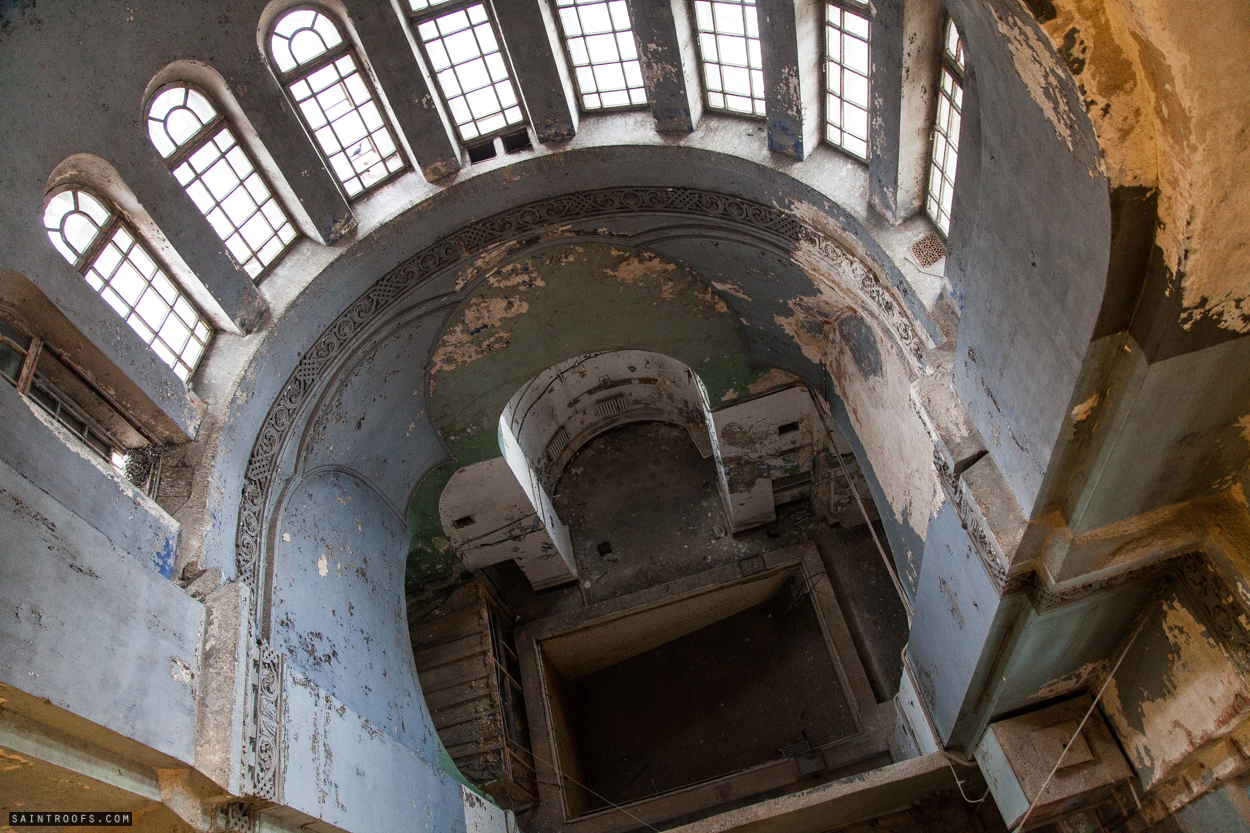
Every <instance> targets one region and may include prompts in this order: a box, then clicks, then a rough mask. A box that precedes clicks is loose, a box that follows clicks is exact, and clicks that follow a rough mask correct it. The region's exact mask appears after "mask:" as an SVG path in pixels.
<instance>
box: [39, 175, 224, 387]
mask: <svg viewBox="0 0 1250 833" xmlns="http://www.w3.org/2000/svg"><path fill="white" fill-rule="evenodd" d="M66 194H69V195H71V197H70V198H69V200H70V201H72V207H71V208H70V209H68V210H66V211H63V212H61V214H60V216H59V218H58V222H57V224H56V225H55V226H54V225H50V224H49V218H50V216H51V213H52V212H53V211H54V206H55V210H58V211H59V210H60V208H61V207H62V206H63V205H64V204H65V199H64V198H63V195H66ZM80 195H85V196H86V197H88V198H89V199H90V200H92V201H94V203H95V206H94V207H93V206H90V205H89V204H85V203H83V202H82V201H81V199H80ZM92 213H95V214H99V215H102V216H99V217H94V216H91V214H92ZM71 214H81V215H83V216H84V217H87V218H88V222H89V223H90V224H91V225H92V226H94V227H95V229H96V230H95V232H94V234H93V235H92V236H91V238H90V240H83V241H82V248H81V249H79V247H78V246H77V245H75V244H74V243H73V242H72V241H71V240H70V238H69V236H68V235H67V234H66V225H67V224H68V223H69V222H70V220H69V219H67V218H68V217H69V216H70V215H71ZM43 217H44V228H45V230H46V231H47V233H48V238H49V240H51V241H52V245H53V246H54V247H55V248H56V249H57V251H59V252H60V253H61V255H62V256H63V257H64V258H65V259H66V260H67V261H69V263H70V264H71V265H72V266H73V267H74V268H75V269H77V270H78V273H79V274H80V275H82V276H83V278H84V280H86V281H87V285H88V286H90V287H91V288H92V289H94V290H95V291H96V292H97V293H98V294H99V295H100V297H102V298H103V299H104V301H105V302H106V303H107V304H108V305H109V306H110V307H112V308H113V311H114V312H116V313H117V314H118V315H120V316H121V317H122V320H124V321H125V322H126V323H127V324H129V325H130V327H131V329H133V330H134V331H135V332H136V333H137V334H138V335H139V337H140V338H142V339H143V341H144V343H145V344H147V345H148V347H150V348H152V351H153V352H154V353H156V355H157V357H158V358H160V359H161V361H163V362H165V364H167V365H168V366H169V367H170V369H172V370H173V371H174V375H176V376H177V377H178V378H179V379H181V380H182V381H183V382H184V383H188V384H189V381H190V378H191V375H192V374H193V373H194V372H195V370H196V368H197V367H198V366H199V363H200V361H201V360H202V359H203V358H204V355H205V353H206V352H207V351H208V346H209V344H211V343H212V339H213V334H214V333H213V327H212V325H211V324H210V323H209V319H208V318H207V316H205V315H204V313H203V311H202V310H200V308H199V307H198V306H197V305H196V304H195V302H194V301H192V300H191V297H190V296H189V295H188V293H187V292H186V291H185V290H184V289H183V288H182V287H181V286H179V285H178V283H177V282H176V281H175V280H174V279H173V278H172V277H171V276H170V270H169V267H168V266H167V265H166V264H165V263H164V262H162V261H161V259H160V258H158V257H157V256H156V254H155V253H154V252H153V251H152V249H151V248H150V247H149V246H148V244H147V242H146V241H145V240H144V239H143V237H142V236H141V235H139V233H138V232H137V231H136V230H135V228H134V227H133V226H132V225H131V224H130V223H128V222H127V221H126V220H125V218H124V217H123V216H122V213H121V211H120V210H118V208H117V206H116V205H114V204H113V203H112V202H111V201H110V200H107V199H104V198H102V197H101V196H100V195H99V194H98V193H96V192H95V191H94V190H92V189H91V188H90V187H88V186H86V185H84V184H82V183H65V184H63V185H62V186H60V187H58V188H57V189H55V190H53V191H52V192H50V193H49V195H48V199H47V202H46V203H45V205H44V212H43ZM126 267H129V268H130V270H131V272H133V274H134V275H137V276H138V280H140V281H141V282H142V287H141V288H139V289H137V291H136V290H134V289H133V284H134V282H135V280H136V279H135V278H134V277H132V275H131V274H130V273H128V272H126V271H125V269H126ZM115 282H118V283H116V284H115ZM123 283H127V284H130V287H127V286H125V285H122V284H123ZM149 293H152V294H149ZM127 295H131V296H133V300H130V299H128V298H127V297H126V296H127ZM162 307H164V310H163V312H161V308H162ZM158 315H159V317H160V319H161V320H160V321H159V322H155V323H153V322H154V321H155V318H156V317H157V316H158ZM171 316H176V320H174V319H173V318H171ZM167 326H168V327H169V330H168V331H167V330H166V327H167ZM179 329H186V330H187V338H185V339H183V340H182V345H181V346H177V340H178V335H179V334H178V330H179Z"/></svg>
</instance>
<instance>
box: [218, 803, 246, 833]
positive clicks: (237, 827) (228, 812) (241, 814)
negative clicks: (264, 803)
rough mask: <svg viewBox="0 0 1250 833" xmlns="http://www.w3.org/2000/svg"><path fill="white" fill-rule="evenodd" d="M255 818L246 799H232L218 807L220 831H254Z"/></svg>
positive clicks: (224, 832)
mask: <svg viewBox="0 0 1250 833" xmlns="http://www.w3.org/2000/svg"><path fill="white" fill-rule="evenodd" d="M253 828H254V819H253V816H252V813H251V808H250V807H249V806H248V804H247V802H245V801H232V802H230V803H229V804H222V805H220V806H218V807H217V819H216V830H217V831H219V833H252V830H253Z"/></svg>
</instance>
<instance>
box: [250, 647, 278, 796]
mask: <svg viewBox="0 0 1250 833" xmlns="http://www.w3.org/2000/svg"><path fill="white" fill-rule="evenodd" d="M285 671H286V662H285V660H284V658H283V656H282V654H281V653H279V652H277V651H275V650H274V649H273V648H272V647H270V645H269V643H267V642H265V641H264V640H257V641H256V642H255V643H253V644H252V646H251V651H250V657H249V674H248V703H247V706H246V708H245V710H244V714H245V718H244V726H243V744H244V745H243V772H244V775H245V778H246V785H247V786H246V789H247V792H248V794H249V795H252V796H256V797H257V798H263V799H266V800H267V801H273V802H279V803H280V802H281V801H282V775H283V748H282V743H283V738H282V709H283V703H282V692H283V687H284V683H285V680H284V677H285Z"/></svg>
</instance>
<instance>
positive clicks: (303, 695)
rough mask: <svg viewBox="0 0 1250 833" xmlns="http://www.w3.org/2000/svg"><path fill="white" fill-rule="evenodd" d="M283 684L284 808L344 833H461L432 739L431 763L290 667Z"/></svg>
mask: <svg viewBox="0 0 1250 833" xmlns="http://www.w3.org/2000/svg"><path fill="white" fill-rule="evenodd" d="M409 655H410V656H411V653H410V654H409ZM410 662H411V660H410ZM285 678H286V679H285V686H284V690H283V698H284V702H285V704H286V717H285V719H284V720H283V726H282V730H283V733H284V734H283V738H284V740H285V742H286V747H285V748H286V771H285V778H284V782H283V800H284V803H285V804H286V805H287V806H288V807H290V808H291V809H293V810H296V811H298V812H299V813H302V814H305V815H307V816H310V817H312V818H313V819H320V820H322V821H324V822H326V823H328V824H331V825H333V826H334V827H336V828H339V829H343V830H374V831H378V833H400V831H413V830H417V831H427V832H428V833H465V830H466V827H465V815H466V814H465V803H464V801H465V800H464V799H463V798H462V797H461V792H460V784H459V783H458V782H456V781H455V780H453V779H452V778H451V777H450V776H449V775H447V774H446V773H444V772H442V771H441V770H440V769H439V765H438V754H437V750H438V747H437V736H434V743H433V744H432V745H431V746H430V747H429V748H430V749H431V750H432V751H433V757H431V756H430V755H429V754H427V752H426V751H423V750H419V749H414V748H412V747H410V746H407V745H405V744H403V743H401V742H400V741H398V740H396V735H395V733H394V732H391V731H388V730H387V729H385V728H381V727H379V726H377V725H375V724H374V723H372V722H371V721H370V720H369V719H368V718H366V717H364V716H363V715H361V714H360V713H358V712H356V711H354V710H353V709H351V708H349V707H348V706H347V705H346V704H345V703H344V702H343V701H342V700H340V699H338V698H337V697H335V696H334V695H332V694H330V693H329V692H327V691H325V690H324V689H322V688H320V687H319V686H318V685H317V684H316V683H314V682H313V681H312V680H310V679H309V678H308V677H305V676H304V675H302V674H300V673H299V672H297V671H294V670H292V669H291V667H290V666H289V665H288V666H287V672H286V674H285ZM429 732H430V734H431V735H433V734H434V732H433V729H430V730H429ZM499 833H502V831H499Z"/></svg>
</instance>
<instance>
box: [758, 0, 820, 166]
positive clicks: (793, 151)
mask: <svg viewBox="0 0 1250 833" xmlns="http://www.w3.org/2000/svg"><path fill="white" fill-rule="evenodd" d="M756 10H757V14H758V15H759V27H760V51H761V53H762V54H761V57H762V59H763V63H764V111H765V112H766V113H767V114H768V115H767V123H768V149H769V150H771V151H773V152H775V153H784V154H785V155H786V156H792V157H794V158H795V159H798V160H800V161H802V160H803V159H805V158H807V155H808V154H809V153H811V152H812V149H813V148H815V147H816V145H817V144H819V142H820V137H821V133H822V132H823V130H824V124H823V122H822V116H823V113H824V109H823V107H822V106H821V104H822V100H823V98H824V89H825V88H824V85H823V83H822V81H823V77H822V76H823V71H822V70H823V67H822V63H823V54H824V53H823V50H822V49H821V46H822V45H823V43H824V28H825V19H824V5H823V4H821V3H817V2H814V0H760V2H758V3H757V4H756Z"/></svg>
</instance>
